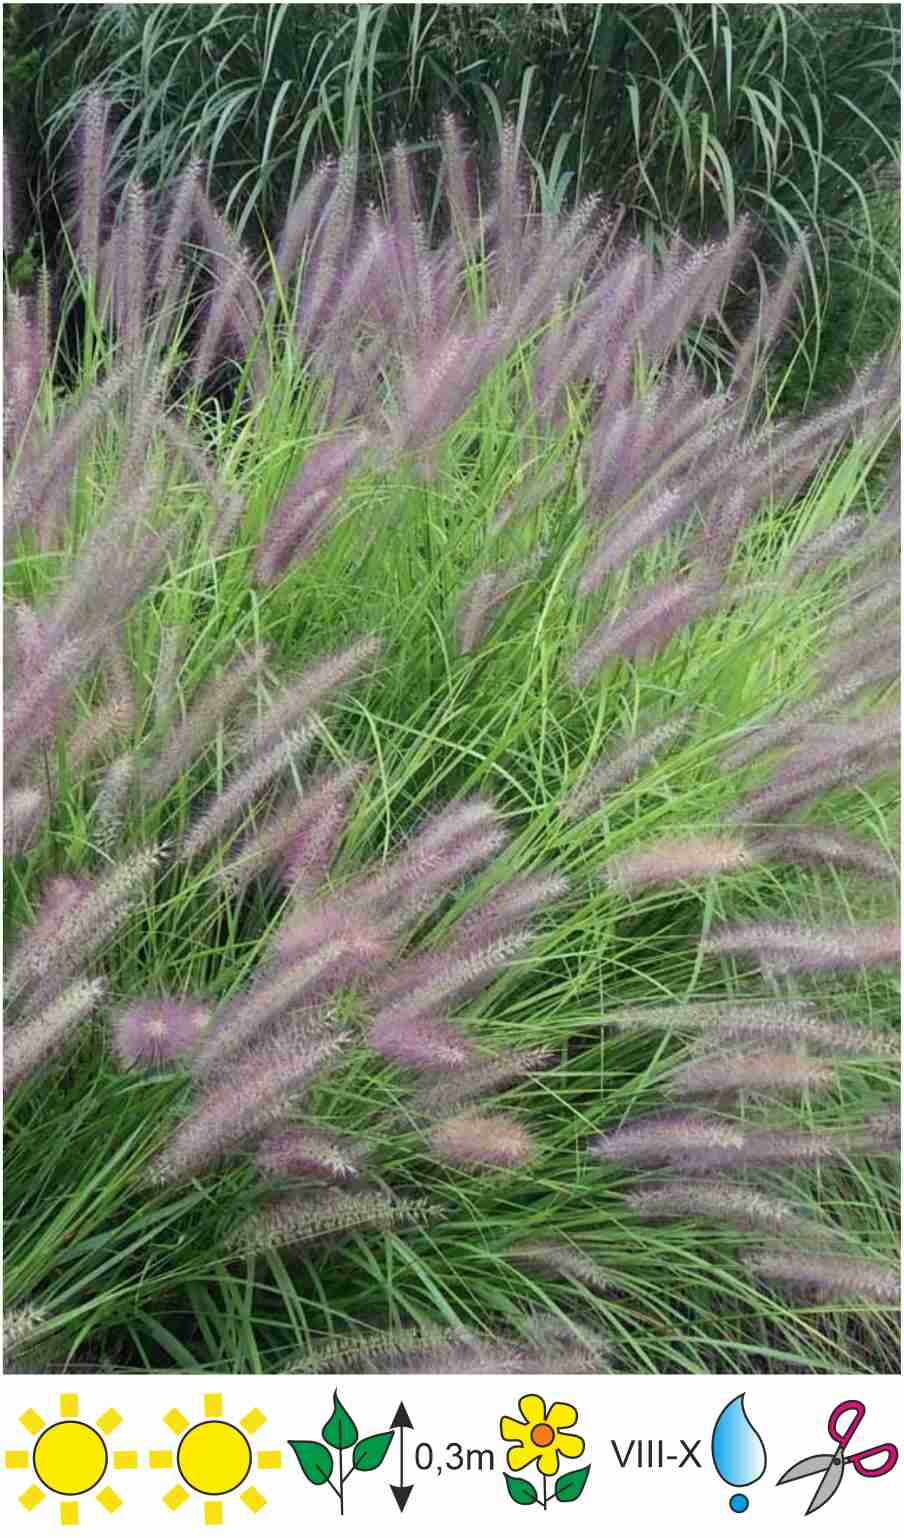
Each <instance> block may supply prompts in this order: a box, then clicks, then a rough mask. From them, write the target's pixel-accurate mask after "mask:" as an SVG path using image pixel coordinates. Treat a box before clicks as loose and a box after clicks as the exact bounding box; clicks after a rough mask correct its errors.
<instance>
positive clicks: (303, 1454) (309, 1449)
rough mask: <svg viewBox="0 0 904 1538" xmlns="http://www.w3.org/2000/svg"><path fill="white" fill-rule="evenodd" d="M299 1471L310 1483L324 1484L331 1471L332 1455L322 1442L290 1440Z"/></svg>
mask: <svg viewBox="0 0 904 1538" xmlns="http://www.w3.org/2000/svg"><path fill="white" fill-rule="evenodd" d="M289 1446H290V1447H291V1449H292V1451H293V1453H294V1454H295V1456H296V1458H297V1459H298V1461H299V1463H300V1464H301V1472H302V1473H303V1474H304V1476H305V1478H306V1479H309V1480H310V1481H311V1484H312V1485H325V1484H326V1482H327V1480H328V1479H329V1477H330V1475H331V1474H332V1472H333V1455H332V1453H331V1452H330V1450H329V1448H328V1447H324V1445H323V1443H322V1442H290V1443H289Z"/></svg>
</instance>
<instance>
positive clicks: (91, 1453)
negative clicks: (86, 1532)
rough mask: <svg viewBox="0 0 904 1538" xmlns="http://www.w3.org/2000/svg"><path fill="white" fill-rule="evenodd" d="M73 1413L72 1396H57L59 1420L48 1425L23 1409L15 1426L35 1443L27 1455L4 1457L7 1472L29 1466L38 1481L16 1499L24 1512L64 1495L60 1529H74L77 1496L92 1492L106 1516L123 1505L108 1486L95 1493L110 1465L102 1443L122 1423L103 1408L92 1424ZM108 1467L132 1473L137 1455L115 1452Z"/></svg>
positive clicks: (17, 1453)
mask: <svg viewBox="0 0 904 1538" xmlns="http://www.w3.org/2000/svg"><path fill="white" fill-rule="evenodd" d="M78 1415H79V1408H78V1395H77V1394H61V1395H60V1419H59V1420H58V1421H54V1422H52V1424H51V1425H48V1424H47V1423H46V1421H45V1420H44V1419H43V1418H42V1417H41V1416H40V1415H39V1414H38V1412H37V1410H26V1411H25V1414H24V1415H20V1416H19V1423H20V1425H22V1426H24V1427H25V1430H26V1431H27V1432H28V1433H29V1435H30V1436H32V1437H34V1439H35V1441H34V1445H33V1447H32V1449H31V1451H30V1452H28V1451H27V1450H26V1449H24V1448H16V1449H14V1450H13V1451H11V1452H7V1453H6V1455H5V1463H6V1467H7V1468H8V1469H27V1468H32V1469H33V1470H34V1473H35V1475H36V1477H37V1479H38V1481H39V1483H38V1484H33V1485H29V1487H28V1489H27V1490H25V1491H24V1492H23V1494H22V1495H20V1496H19V1503H20V1505H22V1506H24V1507H25V1510H26V1511H34V1510H35V1508H36V1507H38V1506H40V1504H41V1502H42V1501H43V1500H44V1498H45V1493H46V1492H49V1493H50V1494H51V1495H65V1496H68V1497H69V1499H68V1500H64V1501H61V1502H60V1522H61V1524H62V1526H63V1527H77V1526H78V1520H79V1506H78V1497H79V1496H80V1495H89V1494H91V1492H92V1491H97V1493H96V1495H95V1497H94V1499H95V1500H96V1501H97V1502H98V1503H99V1504H100V1505H101V1506H103V1508H104V1510H105V1511H108V1512H109V1513H110V1514H111V1515H112V1514H113V1512H114V1511H116V1510H117V1509H118V1508H119V1507H120V1506H121V1505H122V1501H121V1500H120V1498H119V1496H118V1495H117V1494H116V1491H115V1490H114V1489H113V1488H112V1486H111V1485H104V1487H103V1489H101V1490H97V1486H98V1485H99V1484H100V1483H101V1481H102V1480H103V1478H104V1475H105V1474H106V1472H107V1469H108V1468H109V1466H110V1462H111V1458H110V1451H109V1449H108V1447H107V1441H106V1439H107V1437H108V1436H109V1435H110V1433H111V1432H113V1431H115V1430H116V1428H117V1426H119V1425H121V1424H122V1416H121V1415H119V1414H117V1412H116V1410H105V1411H104V1413H103V1415H99V1416H98V1418H97V1420H96V1421H95V1422H94V1425H89V1424H88V1422H87V1421H83V1420H79V1418H78ZM96 1428H99V1429H96ZM112 1463H113V1467H114V1468H115V1469H136V1468H137V1467H138V1454H137V1453H136V1452H122V1451H116V1452H114V1453H113V1456H112ZM73 1497H75V1498H74V1499H73Z"/></svg>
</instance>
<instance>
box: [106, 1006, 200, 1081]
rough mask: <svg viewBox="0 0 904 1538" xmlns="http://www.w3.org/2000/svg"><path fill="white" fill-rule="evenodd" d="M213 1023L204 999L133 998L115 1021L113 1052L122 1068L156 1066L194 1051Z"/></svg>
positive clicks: (113, 1026)
mask: <svg viewBox="0 0 904 1538" xmlns="http://www.w3.org/2000/svg"><path fill="white" fill-rule="evenodd" d="M209 1023H210V1006H209V1005H207V1004H204V1003H202V1002H201V1000H200V999H185V998H170V997H167V996H161V997H158V998H139V999H132V1000H131V1001H130V1003H129V1004H128V1005H127V1006H126V1008H125V1009H122V1010H120V1012H119V1013H118V1014H117V1015H116V1017H115V1018H114V1020H113V1024H112V1036H113V1055H114V1057H115V1058H116V1060H117V1062H118V1063H119V1065H120V1067H122V1068H126V1069H128V1068H156V1067H159V1066H161V1065H162V1064H164V1063H171V1062H174V1061H176V1060H178V1059H179V1058H181V1057H187V1056H188V1055H189V1054H190V1053H191V1052H193V1051H194V1049H195V1048H196V1047H197V1045H198V1042H199V1040H200V1038H201V1036H202V1035H203V1032H204V1030H205V1029H206V1027H207V1026H208V1025H209Z"/></svg>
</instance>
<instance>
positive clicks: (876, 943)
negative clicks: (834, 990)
mask: <svg viewBox="0 0 904 1538" xmlns="http://www.w3.org/2000/svg"><path fill="white" fill-rule="evenodd" d="M702 949H703V953H704V955H707V956H731V955H736V954H737V955H748V956H754V957H755V958H756V960H757V964H758V965H760V966H766V967H769V968H770V970H771V971H772V972H774V973H776V974H782V973H786V972H834V971H851V970H853V969H855V968H857V967H876V966H892V965H894V963H895V962H896V961H897V960H898V959H899V958H900V954H901V931H900V928H899V926H898V925H897V924H895V923H893V922H885V923H877V924H861V925H851V926H849V927H847V928H844V929H815V928H812V927H809V926H807V925H804V924H796V923H782V922H778V921H776V922H774V923H762V924H737V925H725V926H724V927H723V928H721V929H717V930H714V931H713V932H712V933H711V934H710V935H708V936H707V937H706V938H705V939H704V940H703V941H702Z"/></svg>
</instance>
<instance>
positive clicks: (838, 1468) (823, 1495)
mask: <svg viewBox="0 0 904 1538" xmlns="http://www.w3.org/2000/svg"><path fill="white" fill-rule="evenodd" d="M843 1474H844V1459H843V1458H833V1459H832V1466H831V1468H829V1469H826V1471H825V1473H824V1474H823V1476H822V1479H821V1480H820V1481H819V1489H818V1490H817V1492H816V1494H815V1495H814V1497H813V1499H812V1501H811V1502H810V1504H809V1506H808V1507H807V1509H806V1511H805V1512H804V1516H806V1517H808V1516H809V1515H810V1513H811V1511H818V1510H819V1508H820V1506H824V1505H825V1503H826V1501H830V1500H831V1499H832V1496H833V1495H834V1494H835V1491H836V1490H837V1489H838V1486H839V1485H840V1484H841V1480H842V1476H843Z"/></svg>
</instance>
